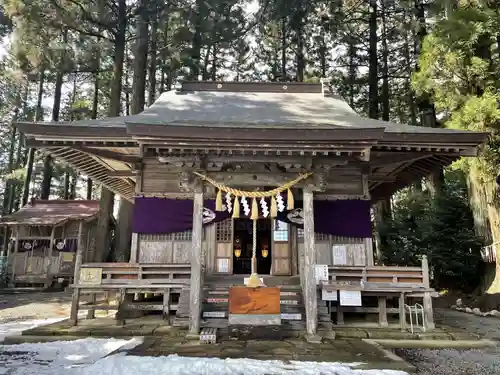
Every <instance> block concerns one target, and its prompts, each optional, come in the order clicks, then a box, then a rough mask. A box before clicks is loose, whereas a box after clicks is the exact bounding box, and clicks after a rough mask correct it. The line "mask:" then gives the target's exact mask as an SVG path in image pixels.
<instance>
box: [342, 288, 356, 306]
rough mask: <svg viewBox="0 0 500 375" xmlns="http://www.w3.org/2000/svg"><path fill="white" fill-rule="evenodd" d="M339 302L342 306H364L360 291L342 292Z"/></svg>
mask: <svg viewBox="0 0 500 375" xmlns="http://www.w3.org/2000/svg"><path fill="white" fill-rule="evenodd" d="M339 300H340V305H341V306H362V303H361V291H359V290H340V291H339Z"/></svg>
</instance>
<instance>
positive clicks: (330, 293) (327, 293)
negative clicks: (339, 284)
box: [321, 289, 337, 301]
mask: <svg viewBox="0 0 500 375" xmlns="http://www.w3.org/2000/svg"><path fill="white" fill-rule="evenodd" d="M321 299H322V300H323V301H336V300H337V291H336V290H325V289H322V290H321Z"/></svg>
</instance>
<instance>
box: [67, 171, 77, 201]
mask: <svg viewBox="0 0 500 375" xmlns="http://www.w3.org/2000/svg"><path fill="white" fill-rule="evenodd" d="M77 183H78V175H77V174H76V173H75V172H73V173H71V183H70V185H69V199H76V185H77Z"/></svg>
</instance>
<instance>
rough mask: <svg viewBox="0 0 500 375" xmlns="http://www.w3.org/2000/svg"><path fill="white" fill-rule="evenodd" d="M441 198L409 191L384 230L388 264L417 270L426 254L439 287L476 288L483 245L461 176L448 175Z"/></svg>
mask: <svg viewBox="0 0 500 375" xmlns="http://www.w3.org/2000/svg"><path fill="white" fill-rule="evenodd" d="M446 181H447V183H446V185H445V187H444V189H443V192H442V194H439V195H437V196H435V197H431V196H430V195H429V193H428V192H422V191H417V190H410V189H405V190H404V191H402V192H400V193H399V194H398V195H397V196H396V197H395V199H394V201H395V202H394V205H393V210H392V211H393V216H392V217H391V218H389V219H388V220H386V221H385V222H384V226H383V227H382V228H381V230H382V233H383V235H384V236H385V238H386V246H385V248H384V249H383V251H382V254H383V258H384V260H385V261H386V262H387V263H388V264H399V265H419V264H420V263H421V258H422V256H423V255H427V257H428V260H429V264H430V267H431V273H432V275H433V284H434V285H435V286H437V287H447V288H448V287H452V288H464V289H470V288H471V287H472V288H474V287H476V286H477V285H478V284H479V281H480V276H481V273H480V267H481V264H482V261H481V253H480V249H481V246H482V241H481V239H480V238H479V237H477V236H476V235H475V234H474V222H473V217H472V212H471V210H470V208H469V206H468V195H467V186H466V183H465V179H464V176H463V174H462V173H461V172H458V171H455V172H451V173H447V174H446Z"/></svg>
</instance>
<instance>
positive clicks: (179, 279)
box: [70, 263, 191, 325]
mask: <svg viewBox="0 0 500 375" xmlns="http://www.w3.org/2000/svg"><path fill="white" fill-rule="evenodd" d="M190 275H191V266H190V265H189V264H130V263H87V264H83V265H82V266H81V267H80V272H79V274H78V277H77V282H76V283H75V284H73V285H71V287H72V288H73V289H74V293H73V301H72V306H71V317H70V319H71V321H72V322H73V324H75V325H76V324H77V317H78V311H79V310H80V309H86V310H88V311H89V312H88V316H87V318H94V316H95V310H119V311H123V310H142V311H163V316H164V317H165V318H166V317H168V316H169V312H170V310H171V309H175V308H176V305H173V304H172V303H171V294H172V292H174V293H176V292H178V293H180V291H181V290H183V289H185V288H189V284H190ZM101 293H105V295H106V297H105V299H104V301H99V302H97V294H101ZM110 293H114V294H115V295H116V294H118V295H119V297H118V305H116V304H111V303H110V298H109V294H110ZM81 294H90V295H91V301H90V302H87V303H83V304H80V295H81ZM147 294H160V295H162V296H163V300H162V302H148V301H138V302H135V301H134V298H133V296H134V295H135V296H136V299H140V298H138V297H139V296H142V295H147ZM130 297H132V298H130Z"/></svg>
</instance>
